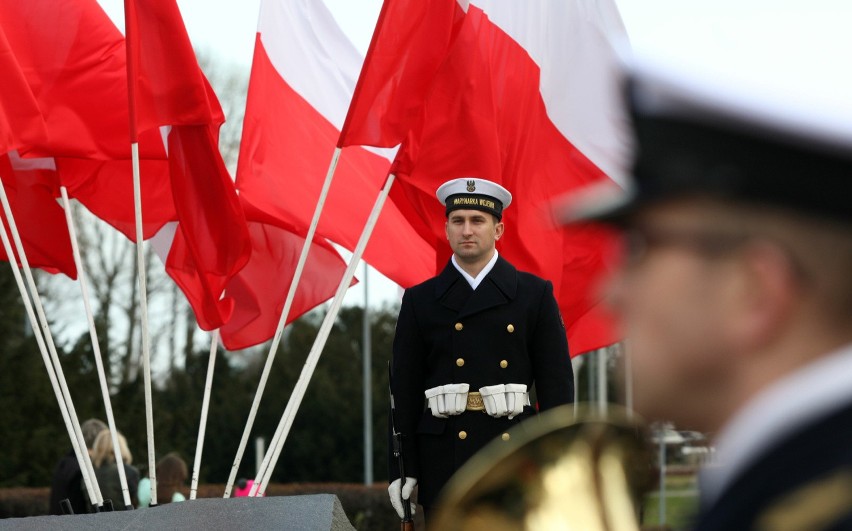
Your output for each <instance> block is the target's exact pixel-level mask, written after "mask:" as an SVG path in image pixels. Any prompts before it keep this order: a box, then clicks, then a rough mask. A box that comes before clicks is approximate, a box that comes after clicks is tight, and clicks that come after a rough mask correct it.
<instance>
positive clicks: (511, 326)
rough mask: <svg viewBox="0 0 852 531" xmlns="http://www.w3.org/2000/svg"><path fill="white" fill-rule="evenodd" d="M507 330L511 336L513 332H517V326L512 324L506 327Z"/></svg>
mask: <svg viewBox="0 0 852 531" xmlns="http://www.w3.org/2000/svg"><path fill="white" fill-rule="evenodd" d="M506 330H508V331H509V333H510V334H511V333H512V332H514V331H515V325H513V324H510V325H509V326H507V327H506Z"/></svg>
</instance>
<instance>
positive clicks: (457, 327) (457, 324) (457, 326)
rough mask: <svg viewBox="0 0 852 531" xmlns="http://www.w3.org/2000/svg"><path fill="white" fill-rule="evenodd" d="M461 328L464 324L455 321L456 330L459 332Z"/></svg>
mask: <svg viewBox="0 0 852 531" xmlns="http://www.w3.org/2000/svg"><path fill="white" fill-rule="evenodd" d="M462 328H464V325H463V324H461V323H456V330H458V331H459V332H461V329H462Z"/></svg>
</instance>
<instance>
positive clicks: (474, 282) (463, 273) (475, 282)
mask: <svg viewBox="0 0 852 531" xmlns="http://www.w3.org/2000/svg"><path fill="white" fill-rule="evenodd" d="M452 262H453V266H454V267H455V268H456V269H457V270H458V272H459V273H461V276H463V277H464V279H465V280H467V283H468V284H470V287H471V288H473V289H476V287H477V286H479V283H480V282H482V280H483V279H484V278H485V276H486V275H487V274H488V273H490V272H491V270H492V269H494V264H496V263H497V249H494V256H492V257H491V260H489V261H488V263H487V264H485V267H483V268H482V271H480V272H479V274H478V275H476V278H474V277H472V276H470V275H469V274H468V273H467V271H465V270H464V269H462V268H461V266H460V265H459V263H458V262H456V255H455V254H454V255H453V258H452Z"/></svg>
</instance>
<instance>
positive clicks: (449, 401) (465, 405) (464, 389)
mask: <svg viewBox="0 0 852 531" xmlns="http://www.w3.org/2000/svg"><path fill="white" fill-rule="evenodd" d="M469 389H470V385H469V384H446V385H439V386H437V387H433V388H431V389H427V390H426V392H425V395H426V400H427V402H428V404H429V409H430V411H431V412H432V415H434V416H436V417H438V418H447V417H449V416H451V415H459V414H461V413H463V412H465V411H484V412H485V413H487V414H488V415H490V416H492V417H495V418H498V417H509V418H510V419H512V418H514V417H515V416H517V415H519V414H521V412H523V410H524V406H528V405H530V394H529V393H528V392H527V386H526V384H498V385H488V386H485V387H480V388H479V391H478V392H477V391H470V392H468V391H469Z"/></svg>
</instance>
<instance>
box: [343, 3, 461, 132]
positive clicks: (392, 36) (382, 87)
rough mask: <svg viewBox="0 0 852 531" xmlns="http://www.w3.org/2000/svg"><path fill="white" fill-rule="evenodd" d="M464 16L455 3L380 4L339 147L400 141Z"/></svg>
mask: <svg viewBox="0 0 852 531" xmlns="http://www.w3.org/2000/svg"><path fill="white" fill-rule="evenodd" d="M463 17H464V12H463V11H462V10H461V8H460V6H459V4H458V3H457V1H456V0H437V1H433V2H423V1H421V0H386V1H385V2H384V4H383V5H382V10H381V12H380V14H379V19H378V21H377V22H376V29H375V30H374V31H373V39H372V41H371V43H370V48H369V49H368V51H367V57H366V59H365V60H364V66H363V67H362V69H361V74H360V76H359V79H358V84H357V86H356V88H355V92H354V94H353V97H352V103H351V104H350V106H349V111H348V113H347V116H346V121H345V122H344V124H343V128H342V130H341V133H340V139H339V141H338V145H339V146H352V145H364V146H380V147H392V146H395V145H397V144H399V143H401V142H402V140H403V139H404V138H405V136H406V134H407V133H408V131H409V130H410V129H411V128H412V127H413V126H414V123H415V122H416V121H417V120H418V119H419V118H420V114H421V108H422V105H423V101H424V99H425V95H426V92H427V91H428V90H429V85H430V82H431V80H432V77H433V76H434V75H435V72H436V71H437V69H438V67H439V66H440V64H441V63H442V62H443V61H444V58H445V56H446V54H447V50H448V49H449V47H450V45H451V43H452V41H453V39H454V37H455V31H456V30H457V29H458V26H459V24H460V22H461V20H462V19H463Z"/></svg>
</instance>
